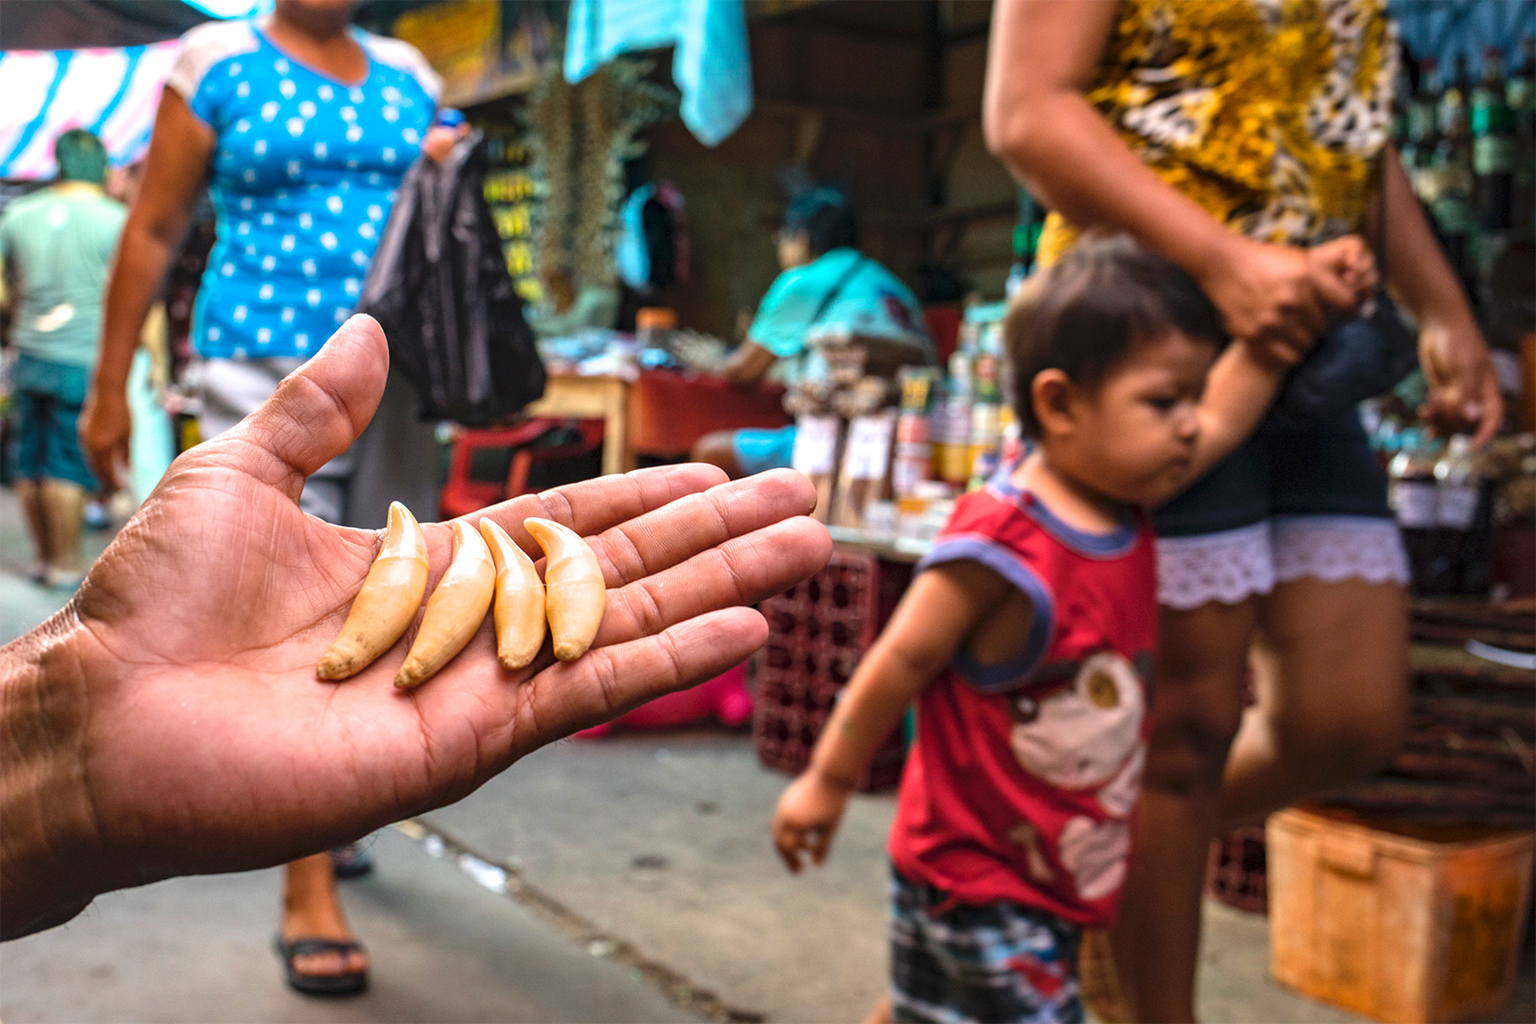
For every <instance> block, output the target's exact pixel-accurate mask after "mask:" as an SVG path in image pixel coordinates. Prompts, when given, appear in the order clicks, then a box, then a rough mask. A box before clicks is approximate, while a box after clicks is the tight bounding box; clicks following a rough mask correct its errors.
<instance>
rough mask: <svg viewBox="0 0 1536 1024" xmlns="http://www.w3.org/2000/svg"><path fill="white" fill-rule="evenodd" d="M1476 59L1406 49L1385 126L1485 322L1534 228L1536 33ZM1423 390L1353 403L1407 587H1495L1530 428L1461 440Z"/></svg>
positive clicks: (1530, 465) (1531, 449) (1524, 475)
mask: <svg viewBox="0 0 1536 1024" xmlns="http://www.w3.org/2000/svg"><path fill="white" fill-rule="evenodd" d="M1481 58H1482V59H1481V64H1480V66H1479V67H1478V68H1477V71H1476V74H1475V75H1474V72H1473V68H1472V67H1471V62H1470V61H1469V60H1468V56H1467V54H1466V53H1461V54H1457V55H1455V56H1454V57H1453V59H1452V61H1451V64H1450V67H1448V68H1447V67H1443V66H1442V65H1441V63H1440V62H1439V61H1438V60H1436V59H1435V58H1432V57H1425V58H1424V59H1423V60H1420V61H1417V62H1413V61H1411V60H1410V61H1405V62H1404V63H1405V74H1404V79H1403V82H1402V83H1401V86H1400V93H1399V103H1398V106H1397V114H1398V117H1397V120H1396V122H1395V125H1394V129H1395V135H1396V141H1397V145H1398V148H1399V152H1400V153H1401V155H1402V160H1403V166H1404V168H1405V169H1406V170H1407V172H1408V175H1409V178H1410V180H1411V181H1412V183H1413V188H1414V191H1415V193H1416V194H1417V195H1418V197H1419V199H1420V200H1421V201H1422V202H1423V204H1424V206H1425V208H1426V209H1427V210H1428V212H1429V214H1430V217H1431V220H1432V222H1433V224H1434V228H1435V231H1436V233H1437V235H1438V236H1439V239H1440V242H1441V244H1442V246H1443V247H1444V249H1445V253H1446V256H1447V258H1448V259H1449V261H1450V263H1451V265H1452V266H1453V267H1454V268H1455V270H1456V273H1457V275H1458V276H1459V277H1460V279H1461V281H1462V284H1463V286H1464V287H1465V289H1466V292H1467V295H1468V297H1469V298H1470V299H1471V301H1472V304H1473V307H1474V309H1475V310H1476V311H1477V312H1478V314H1479V317H1480V318H1483V319H1485V322H1486V321H1488V320H1491V319H1494V318H1496V317H1497V316H1498V314H1499V307H1500V306H1501V305H1502V306H1507V305H1508V303H1507V301H1506V299H1507V297H1505V296H1501V295H1499V294H1497V289H1496V288H1495V287H1494V285H1493V282H1494V280H1496V279H1497V276H1498V275H1497V271H1496V267H1497V265H1498V264H1499V262H1500V258H1501V256H1503V255H1504V254H1505V252H1506V250H1508V249H1509V248H1510V247H1511V245H1512V244H1524V245H1529V244H1530V243H1531V240H1532V237H1533V232H1536V184H1533V181H1532V177H1533V171H1536V149H1533V144H1536V40H1533V38H1532V37H1531V36H1526V37H1525V38H1524V39H1523V40H1522V41H1521V45H1520V47H1519V48H1518V51H1517V53H1516V55H1515V59H1514V60H1513V62H1510V61H1509V60H1507V59H1506V54H1505V53H1504V51H1503V50H1502V49H1500V48H1498V47H1493V46H1489V47H1485V48H1483V50H1482V53H1481ZM1415 65H1416V70H1417V74H1416V75H1414V74H1412V69H1414V67H1415ZM1520 319H1521V320H1525V319H1528V317H1525V316H1522V317H1520ZM1524 329H1525V330H1530V329H1531V328H1530V327H1529V326H1527V327H1525V328H1524ZM1416 388H1417V389H1418V392H1419V393H1415V389H1416ZM1422 397H1423V394H1422V383H1421V382H1416V381H1413V380H1410V381H1409V382H1407V383H1406V384H1405V385H1404V386H1402V387H1400V388H1399V389H1398V391H1397V392H1396V393H1394V394H1393V395H1390V396H1387V397H1385V398H1382V399H1379V400H1376V401H1374V402H1371V403H1367V406H1366V407H1365V415H1366V426H1367V428H1368V429H1369V430H1370V432H1371V435H1372V443H1373V446H1374V447H1375V449H1376V452H1377V456H1378V458H1379V459H1380V461H1381V463H1382V465H1383V466H1384V467H1385V468H1386V470H1387V475H1388V479H1389V498H1390V501H1391V505H1392V508H1393V511H1394V513H1395V515H1396V516H1397V520H1398V523H1399V525H1400V526H1401V527H1402V530H1403V539H1404V542H1405V545H1406V547H1407V548H1408V555H1409V561H1410V563H1411V570H1412V578H1413V589H1414V591H1415V593H1417V594H1418V595H1420V596H1446V595H1458V594H1459V595H1487V594H1489V593H1490V592H1492V593H1494V594H1495V596H1497V594H1498V593H1499V591H1500V588H1501V586H1502V585H1503V583H1502V581H1501V579H1500V570H1499V565H1500V560H1501V557H1502V556H1501V553H1500V550H1499V545H1500V540H1501V536H1502V535H1503V533H1504V532H1505V531H1504V529H1503V528H1504V527H1505V526H1506V525H1507V524H1511V523H1516V524H1523V523H1524V522H1526V521H1527V520H1530V519H1531V518H1532V515H1533V509H1532V505H1533V500H1532V499H1533V493H1529V492H1532V491H1533V484H1536V438H1533V437H1532V435H1530V434H1517V435H1513V436H1506V437H1501V438H1498V439H1496V440H1495V441H1494V442H1493V443H1492V444H1490V445H1488V446H1487V447H1485V448H1483V449H1481V450H1474V449H1473V447H1472V445H1471V442H1470V439H1468V438H1466V437H1450V438H1443V437H1439V436H1436V434H1435V433H1434V432H1433V431H1432V430H1430V429H1429V428H1428V427H1427V426H1426V425H1424V424H1422V423H1420V422H1418V420H1417V418H1416V416H1415V413H1414V409H1415V406H1416V405H1417V404H1418V401H1419V400H1420V399H1422Z"/></svg>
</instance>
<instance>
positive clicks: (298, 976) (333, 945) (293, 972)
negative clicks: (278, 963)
mask: <svg viewBox="0 0 1536 1024" xmlns="http://www.w3.org/2000/svg"><path fill="white" fill-rule="evenodd" d="M272 944H273V945H274V946H275V947H276V948H277V955H278V956H280V957H282V959H283V972H284V973H285V974H286V975H287V978H288V986H289V987H290V988H292V989H293V990H294V991H296V992H303V993H304V994H305V995H307V996H350V995H354V994H356V993H358V992H362V991H363V990H364V989H366V988H367V987H368V971H367V969H366V968H364V969H363V970H361V971H348V972H346V973H345V974H303V973H301V972H300V971H299V970H298V969H297V968H295V967H294V966H293V962H294V960H296V959H297V958H298V957H301V956H314V955H315V954H316V953H336V954H338V955H340V956H341V957H342V958H343V959H345V957H346V956H347V954H348V953H351V952H353V951H358V952H361V951H362V948H363V947H362V946H361V945H360V944H359V943H356V942H338V941H336V940H335V939H294V940H293V941H292V942H284V941H283V937H282V936H281V935H278V936H276V937H275V938H274V939H273V940H272Z"/></svg>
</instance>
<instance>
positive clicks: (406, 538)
mask: <svg viewBox="0 0 1536 1024" xmlns="http://www.w3.org/2000/svg"><path fill="white" fill-rule="evenodd" d="M427 569H428V564H427V538H426V535H425V534H424V533H422V530H421V524H420V523H418V522H417V521H416V517H415V516H413V515H411V510H410V509H408V508H406V507H405V506H404V505H402V504H400V503H399V502H398V501H396V502H392V503H391V504H390V506H389V528H388V530H387V531H386V532H385V534H384V542H383V543H382V544H380V545H379V553H378V555H377V556H376V557H375V558H374V560H373V565H372V566H371V567H370V568H369V569H368V575H367V576H366V577H364V579H363V585H362V587H361V588H360V589H359V590H358V592H357V597H355V598H354V599H353V601H352V609H351V611H349V612H348V613H347V621H346V623H345V624H344V625H343V626H342V627H341V632H340V633H338V634H337V636H336V639H335V640H334V641H332V642H331V646H330V648H329V649H328V650H327V651H326V652H325V654H323V655H321V657H320V662H319V664H317V665H316V666H315V676H316V677H317V678H319V679H327V680H338V679H346V678H348V677H349V676H354V675H356V674H357V673H359V672H361V671H362V670H363V669H365V668H367V667H368V666H369V665H371V664H372V663H373V661H374V659H375V658H377V657H378V656H379V655H381V654H383V653H384V652H385V651H387V650H389V649H390V647H392V646H393V645H394V643H395V641H396V640H398V639H400V635H401V634H402V633H404V632H405V630H406V627H407V626H409V625H410V624H411V620H412V619H414V618H415V617H416V609H417V608H418V607H420V605H421V597H422V595H423V594H424V593H426V589H427Z"/></svg>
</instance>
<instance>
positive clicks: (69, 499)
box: [41, 480, 90, 573]
mask: <svg viewBox="0 0 1536 1024" xmlns="http://www.w3.org/2000/svg"><path fill="white" fill-rule="evenodd" d="M41 494H42V506H43V516H44V517H45V518H46V519H47V521H48V527H47V528H48V542H49V543H48V547H49V559H48V560H49V561H50V562H52V563H53V567H54V568H55V569H57V570H59V571H60V572H66V573H83V572H85V554H84V553H83V552H82V551H81V550H80V527H81V523H82V522H83V520H84V517H85V504H86V502H87V501H89V500H90V495H89V494H88V493H86V490H85V488H84V487H81V486H80V485H79V484H76V483H70V482H69V481H67V480H44V481H43V482H42V487H41Z"/></svg>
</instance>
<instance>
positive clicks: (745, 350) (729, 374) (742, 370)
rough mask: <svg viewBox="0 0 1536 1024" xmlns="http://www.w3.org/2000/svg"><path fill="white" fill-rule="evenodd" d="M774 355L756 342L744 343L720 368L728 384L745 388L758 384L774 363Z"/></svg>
mask: <svg viewBox="0 0 1536 1024" xmlns="http://www.w3.org/2000/svg"><path fill="white" fill-rule="evenodd" d="M775 358H776V357H775V356H774V354H773V353H772V352H770V351H768V349H766V348H764V347H763V346H761V345H759V344H758V343H757V342H755V341H743V342H742V343H741V344H740V345H737V346H736V351H734V352H732V353H731V355H730V357H729V358H728V359H726V361H725V363H724V364H723V365H722V366H721V367H720V376H721V377H723V378H724V379H725V382H726V383H727V384H735V385H737V386H738V387H744V386H746V385H748V384H756V383H757V382H758V381H760V380H762V379H763V374H765V373H767V372H768V368H769V367H771V366H772V365H773V363H774V359H775Z"/></svg>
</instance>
